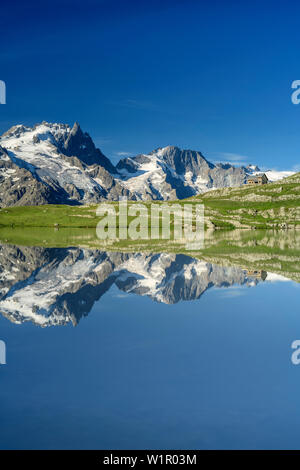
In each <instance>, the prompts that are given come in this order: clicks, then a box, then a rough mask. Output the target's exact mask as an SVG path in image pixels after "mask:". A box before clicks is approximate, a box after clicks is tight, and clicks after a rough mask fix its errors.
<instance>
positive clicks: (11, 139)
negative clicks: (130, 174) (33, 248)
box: [0, 122, 134, 206]
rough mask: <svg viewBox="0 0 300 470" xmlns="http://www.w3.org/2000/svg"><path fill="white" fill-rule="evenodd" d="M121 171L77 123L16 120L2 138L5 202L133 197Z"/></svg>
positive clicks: (0, 180)
mask: <svg viewBox="0 0 300 470" xmlns="http://www.w3.org/2000/svg"><path fill="white" fill-rule="evenodd" d="M115 171H116V170H115V167H114V166H113V165H112V164H111V162H110V160H109V159H108V158H106V157H105V156H104V155H103V154H102V152H101V151H100V150H98V149H96V147H95V145H94V143H93V141H92V139H91V138H90V136H89V135H88V134H86V133H83V132H82V130H81V129H80V126H79V125H78V124H77V123H75V124H74V126H73V128H71V127H70V126H68V125H65V124H49V123H46V122H43V123H42V124H38V125H36V126H34V127H32V128H31V127H25V126H15V127H13V128H11V129H10V130H9V131H7V132H6V133H5V134H3V135H2V136H1V139H0V205H1V206H11V205H38V204H45V203H65V204H78V203H79V204H85V203H91V202H98V201H101V200H105V199H113V200H115V199H118V197H119V196H120V195H122V196H127V197H128V198H129V199H133V198H134V196H133V195H132V194H131V193H130V191H128V190H127V188H125V186H123V185H122V183H120V182H119V180H117V179H115V178H114V177H113V176H112V174H113V173H114V172H115Z"/></svg>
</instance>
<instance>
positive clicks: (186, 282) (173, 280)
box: [0, 245, 267, 327]
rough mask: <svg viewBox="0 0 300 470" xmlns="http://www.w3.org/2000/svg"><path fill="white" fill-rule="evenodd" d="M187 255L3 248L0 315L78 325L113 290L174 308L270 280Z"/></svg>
mask: <svg viewBox="0 0 300 470" xmlns="http://www.w3.org/2000/svg"><path fill="white" fill-rule="evenodd" d="M266 275H267V274H266V273H265V275H264V276H261V277H260V278H258V277H257V276H256V277H253V276H251V275H249V274H248V273H247V272H246V271H245V270H243V269H241V268H239V267H235V266H231V267H224V266H218V265H214V264H211V263H208V262H206V261H201V260H199V259H193V258H191V257H189V256H186V255H176V254H166V253H162V254H141V253H133V254H126V253H106V252H101V251H99V250H86V249H81V248H37V247H17V246H11V245H2V246H0V313H1V314H2V315H4V316H5V317H7V318H8V319H9V320H11V321H12V322H14V323H23V322H25V321H31V322H33V323H35V324H36V325H39V326H42V327H45V326H53V325H65V324H67V323H69V322H71V323H73V324H74V325H75V324H77V323H78V322H79V320H80V319H81V318H82V317H83V316H86V315H88V313H89V312H90V310H91V309H92V307H93V304H94V303H95V302H96V301H97V300H99V299H100V298H101V297H102V295H103V294H105V292H107V291H108V290H109V289H110V288H111V286H112V285H113V284H114V285H116V286H117V287H118V288H119V289H120V290H121V291H123V292H125V293H128V294H136V295H142V296H147V297H149V298H151V299H152V300H154V301H157V302H163V303H167V304H173V303H176V302H179V301H181V300H185V301H187V300H196V299H199V298H200V297H201V295H202V294H203V293H204V292H205V291H206V290H207V289H209V288H211V287H213V286H215V287H219V288H224V287H225V288H226V287H231V286H233V285H235V284H237V285H245V286H249V287H251V286H255V285H256V284H257V283H259V282H261V281H262V280H264V279H265V277H266Z"/></svg>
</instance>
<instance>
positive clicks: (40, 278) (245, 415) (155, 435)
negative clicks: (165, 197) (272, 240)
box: [0, 245, 300, 449]
mask: <svg viewBox="0 0 300 470" xmlns="http://www.w3.org/2000/svg"><path fill="white" fill-rule="evenodd" d="M0 266H1V272H0V312H1V316H0V339H1V340H3V341H5V343H6V348H7V351H6V352H7V364H6V365H1V366H0V381H1V386H0V410H1V411H0V413H1V426H0V448H2V449H53V448H55V449H76V448H80V449H89V448H98V449H101V448H103V449H127V448H128V449H138V448H142V449H147V448H148V449H149V448H150V449H164V448H166V449H231V448H235V449H240V448H242V449H246V448H252V449H261V448H269V449H272V448H300V443H299V424H300V365H299V366H297V365H294V364H293V363H292V361H291V356H292V353H293V350H292V348H291V344H292V342H293V341H294V340H296V339H300V312H299V298H300V295H299V294H300V284H299V283H297V282H294V281H292V280H289V279H288V278H286V277H283V276H282V275H280V274H278V272H277V273H276V274H275V273H272V272H267V271H260V270H257V271H256V272H254V271H249V270H248V271H247V270H244V269H241V268H239V267H235V266H231V267H227V266H223V267H222V266H219V265H217V264H211V263H209V262H207V261H203V260H200V259H194V258H191V257H189V256H185V255H175V254H155V255H143V254H124V253H123V254H121V253H105V252H101V251H95V250H94V251H93V250H83V249H79V248H53V249H45V248H30V247H25V248H24V247H17V246H9V245H3V246H1V247H0Z"/></svg>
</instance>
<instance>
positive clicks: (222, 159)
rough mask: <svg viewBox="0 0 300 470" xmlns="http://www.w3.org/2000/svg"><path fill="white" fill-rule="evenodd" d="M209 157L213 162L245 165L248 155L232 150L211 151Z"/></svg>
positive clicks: (247, 161)
mask: <svg viewBox="0 0 300 470" xmlns="http://www.w3.org/2000/svg"><path fill="white" fill-rule="evenodd" d="M210 159H211V161H212V162H213V163H230V164H231V165H247V164H248V163H249V160H250V159H249V157H247V156H246V155H241V154H239V153H232V152H211V153H210Z"/></svg>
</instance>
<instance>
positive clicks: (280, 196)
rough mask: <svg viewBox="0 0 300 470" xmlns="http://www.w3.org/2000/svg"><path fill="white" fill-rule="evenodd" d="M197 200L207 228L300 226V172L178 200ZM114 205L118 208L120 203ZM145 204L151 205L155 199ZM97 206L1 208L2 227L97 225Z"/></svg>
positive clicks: (180, 202) (182, 202) (279, 227)
mask: <svg viewBox="0 0 300 470" xmlns="http://www.w3.org/2000/svg"><path fill="white" fill-rule="evenodd" d="M194 201H199V202H202V203H203V204H204V206H205V223H206V228H217V229H234V228H256V229H281V228H300V173H297V174H296V175H293V176H291V177H289V178H285V179H284V180H281V181H279V182H277V183H272V184H268V185H260V186H255V187H253V186H242V187H238V188H224V189H219V190H214V191H209V192H207V193H205V194H202V195H200V196H195V197H192V198H189V199H185V200H181V201H176V202H177V203H179V204H184V203H186V202H194ZM169 202H170V203H171V202H175V201H169ZM110 204H113V205H115V207H116V208H117V207H118V203H110ZM134 204H136V203H135V202H130V203H129V205H134ZM144 204H146V205H147V206H150V205H151V202H144ZM155 204H162V202H155ZM96 208H97V206H96V205H90V206H66V205H43V206H26V207H10V208H3V209H0V227H1V226H2V227H78V228H80V227H84V228H89V227H90V228H93V227H96V225H97V222H98V221H99V217H97V216H96Z"/></svg>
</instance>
